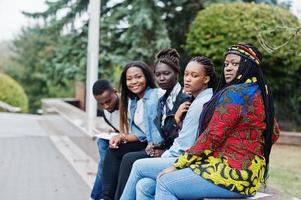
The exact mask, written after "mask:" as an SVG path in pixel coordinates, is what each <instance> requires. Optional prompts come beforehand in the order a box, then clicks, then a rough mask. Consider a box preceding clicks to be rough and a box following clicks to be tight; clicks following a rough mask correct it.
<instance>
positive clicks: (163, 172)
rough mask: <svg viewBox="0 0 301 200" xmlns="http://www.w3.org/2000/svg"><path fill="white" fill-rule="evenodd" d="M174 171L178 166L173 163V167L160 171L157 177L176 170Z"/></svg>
mask: <svg viewBox="0 0 301 200" xmlns="http://www.w3.org/2000/svg"><path fill="white" fill-rule="evenodd" d="M174 171H177V168H176V167H175V166H173V165H172V166H171V167H168V168H166V169H164V170H163V171H162V172H160V174H159V175H158V176H157V179H159V178H160V177H161V176H163V175H165V174H168V173H170V172H174Z"/></svg>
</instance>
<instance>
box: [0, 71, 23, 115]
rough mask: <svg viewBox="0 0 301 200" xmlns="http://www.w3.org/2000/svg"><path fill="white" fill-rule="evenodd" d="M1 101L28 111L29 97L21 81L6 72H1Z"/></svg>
mask: <svg viewBox="0 0 301 200" xmlns="http://www.w3.org/2000/svg"><path fill="white" fill-rule="evenodd" d="M0 101H3V102H5V103H8V104H10V105H12V106H16V107H20V108H21V110H22V112H27V111H28V99H27V96H26V94H25V92H24V90H23V88H22V87H21V85H20V84H19V83H17V82H16V81H15V80H14V79H12V78H11V77H10V76H8V75H6V74H2V73H0Z"/></svg>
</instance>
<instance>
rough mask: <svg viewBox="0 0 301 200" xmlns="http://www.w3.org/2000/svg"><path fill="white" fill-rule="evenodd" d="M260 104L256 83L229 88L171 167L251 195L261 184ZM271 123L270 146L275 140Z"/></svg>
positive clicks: (262, 123)
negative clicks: (193, 141)
mask: <svg viewBox="0 0 301 200" xmlns="http://www.w3.org/2000/svg"><path fill="white" fill-rule="evenodd" d="M265 128H266V123H265V110H264V103H263V99H262V95H261V90H260V89H259V86H258V84H257V83H256V79H255V81H254V82H249V83H244V84H238V85H232V86H229V87H228V88H227V89H226V90H225V91H224V92H223V94H221V96H220V98H219V101H218V103H217V106H216V107H215V111H214V114H213V116H212V118H211V120H210V122H209V124H208V127H207V128H206V129H205V130H204V132H203V133H202V134H201V135H200V137H199V138H198V140H197V142H196V144H195V145H194V146H192V147H191V148H190V149H188V150H187V151H186V152H185V154H183V155H182V156H180V157H179V158H178V160H177V161H176V162H175V164H174V166H175V167H176V168H178V169H181V168H185V167H190V168H191V169H192V170H193V171H194V172H195V173H197V174H198V175H200V176H202V177H203V178H205V179H207V180H209V181H211V182H212V183H214V184H216V185H219V186H221V187H224V188H226V189H229V190H231V191H234V192H238V193H240V194H243V195H254V194H255V193H256V191H257V189H258V188H259V187H260V184H261V182H262V181H263V175H264V170H265V167H266V165H265V159H264V156H263V145H264V139H263V131H264V130H265ZM279 132H280V130H279V127H278V125H277V123H276V122H275V128H274V135H273V142H275V141H276V140H277V139H278V137H279Z"/></svg>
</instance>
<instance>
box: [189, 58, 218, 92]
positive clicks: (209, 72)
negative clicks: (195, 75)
mask: <svg viewBox="0 0 301 200" xmlns="http://www.w3.org/2000/svg"><path fill="white" fill-rule="evenodd" d="M189 62H197V63H199V64H200V65H202V66H203V67H204V69H205V73H206V76H209V77H210V80H209V82H208V88H212V89H215V86H216V81H217V80H216V74H215V70H214V64H213V62H212V61H211V60H210V59H209V58H206V57H204V56H196V57H194V58H192V59H191V60H190V61H189Z"/></svg>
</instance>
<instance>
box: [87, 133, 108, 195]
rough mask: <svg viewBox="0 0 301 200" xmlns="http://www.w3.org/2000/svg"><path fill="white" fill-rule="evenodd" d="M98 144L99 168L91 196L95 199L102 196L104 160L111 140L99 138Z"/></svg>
mask: <svg viewBox="0 0 301 200" xmlns="http://www.w3.org/2000/svg"><path fill="white" fill-rule="evenodd" d="M97 146H98V151H99V162H98V170H97V175H96V178H95V182H94V186H93V189H92V192H91V198H92V199H94V200H100V199H101V198H102V168H103V161H104V159H105V156H106V152H107V149H108V147H109V140H105V139H101V138H99V139H98V141H97Z"/></svg>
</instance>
